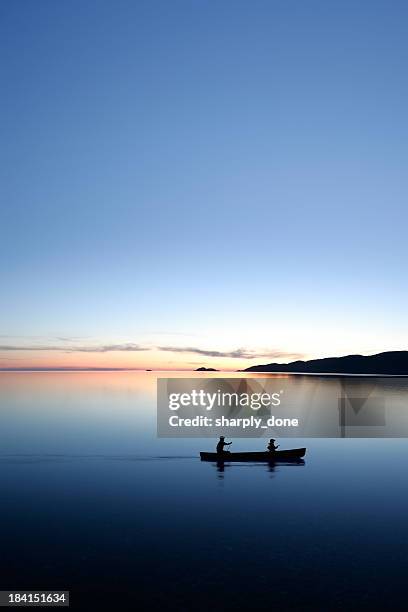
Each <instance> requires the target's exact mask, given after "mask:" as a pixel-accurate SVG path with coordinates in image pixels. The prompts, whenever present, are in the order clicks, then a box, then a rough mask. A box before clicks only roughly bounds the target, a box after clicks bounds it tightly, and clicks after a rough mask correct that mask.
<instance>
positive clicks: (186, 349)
mask: <svg viewBox="0 0 408 612" xmlns="http://www.w3.org/2000/svg"><path fill="white" fill-rule="evenodd" d="M157 348H158V350H159V351H168V352H172V353H193V354H195V355H203V356H204V357H228V358H232V359H259V358H260V357H268V358H270V359H301V358H302V357H303V355H302V354H300V353H288V352H286V351H281V350H271V351H262V352H261V351H254V350H251V349H246V348H237V349H235V350H232V351H215V350H205V349H200V348H198V347H195V346H183V347H180V346H158V347H157Z"/></svg>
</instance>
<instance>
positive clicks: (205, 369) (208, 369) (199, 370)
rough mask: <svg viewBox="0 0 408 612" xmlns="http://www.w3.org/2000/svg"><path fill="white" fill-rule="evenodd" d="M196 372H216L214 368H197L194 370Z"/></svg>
mask: <svg viewBox="0 0 408 612" xmlns="http://www.w3.org/2000/svg"><path fill="white" fill-rule="evenodd" d="M195 371H196V372H218V370H216V369H215V368H204V367H202V368H197V369H196V370H195Z"/></svg>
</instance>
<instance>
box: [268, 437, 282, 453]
mask: <svg viewBox="0 0 408 612" xmlns="http://www.w3.org/2000/svg"><path fill="white" fill-rule="evenodd" d="M275 442H276V440H275V438H271V439H270V440H269V444H268V451H269V452H270V453H274V452H275V451H276V450H278V448H279V444H275Z"/></svg>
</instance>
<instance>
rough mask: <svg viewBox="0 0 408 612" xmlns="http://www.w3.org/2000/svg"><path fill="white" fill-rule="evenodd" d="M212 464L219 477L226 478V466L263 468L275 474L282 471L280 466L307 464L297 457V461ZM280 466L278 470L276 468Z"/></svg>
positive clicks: (222, 462)
mask: <svg viewBox="0 0 408 612" xmlns="http://www.w3.org/2000/svg"><path fill="white" fill-rule="evenodd" d="M210 465H212V466H213V467H215V468H216V473H217V476H218V478H224V473H225V468H227V469H230V468H232V467H234V468H238V469H239V468H248V467H250V468H255V469H259V470H260V471H262V468H263V469H264V470H265V469H266V471H267V472H268V473H269V474H274V473H275V472H276V471H278V472H279V471H280V470H279V468H280V467H289V466H291V467H293V466H295V467H300V466H304V465H305V461H304V459H297V460H296V461H279V463H275V462H274V461H268V462H259V461H257V462H253V463H252V462H249V461H245V462H243V463H240V462H238V461H234V462H233V463H230V462H229V461H222V460H221V461H216V462H213V463H210ZM276 468H278V470H277V469H276Z"/></svg>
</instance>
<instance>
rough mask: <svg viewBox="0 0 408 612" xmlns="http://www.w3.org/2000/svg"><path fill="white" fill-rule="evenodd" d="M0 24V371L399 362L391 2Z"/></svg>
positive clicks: (104, 5)
mask: <svg viewBox="0 0 408 612" xmlns="http://www.w3.org/2000/svg"><path fill="white" fill-rule="evenodd" d="M0 24H1V25H0V27H1V37H0V41H1V42H0V45H1V83H2V96H1V119H2V139H1V140H2V144H3V146H2V159H1V175H2V176H1V200H2V204H1V218H0V232H1V241H0V249H1V260H0V261H1V275H2V279H1V287H2V295H1V300H0V314H1V320H0V321H1V330H0V334H1V337H0V345H1V346H0V367H4V368H7V367H20V366H21V367H30V366H35V367H44V366H53V367H57V366H67V365H68V366H105V367H106V366H113V367H120V366H121V367H124V366H131V367H153V368H155V367H160V368H169V369H170V368H194V367H198V366H199V365H212V366H214V367H223V368H231V369H237V368H242V367H247V366H248V365H253V364H255V363H265V362H268V361H275V360H277V361H288V360H291V359H292V358H296V357H297V356H304V357H305V358H311V357H317V356H326V355H339V354H347V353H367V354H368V353H374V352H379V351H382V350H391V349H394V350H395V349H406V348H407V345H408V342H407V340H408V334H407V326H406V312H405V311H406V302H407V298H408V290H407V281H406V270H405V267H406V261H407V231H408V230H407V221H408V219H407V217H408V212H407V193H408V178H407V177H408V174H407V161H408V155H407V153H408V134H407V132H408V129H407V127H408V122H407V108H408V79H407V65H408V4H407V3H406V2H402V1H401V2H398V1H394V2H388V1H385V0H384V1H376V0H367V1H361V2H355V1H347V0H341V1H331V0H321V1H314V0H296V1H295V0H276V1H275V0H268V1H260V0H251V1H249V0H247V1H245V2H243V1H240V0H234V1H232V0H229V1H218V0H217V1H215V0H214V1H204V0H202V1H199V0H190V1H181V0H174V1H172V2H168V1H163V2H156V1H154V0H150V1H149V2H138V1H124V0H118V1H116V0H115V1H113V0H112V1H109V2H106V1H101V0H95V1H89V0H81V1H75V0H70V1H69V2H68V1H61V2H54V1H49V2H48V1H44V0H38V1H37V2H28V1H22V0H13V1H9V2H8V1H5V0H3V1H2V2H1V5H0ZM38 349H41V350H38ZM139 349H140V350H139Z"/></svg>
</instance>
